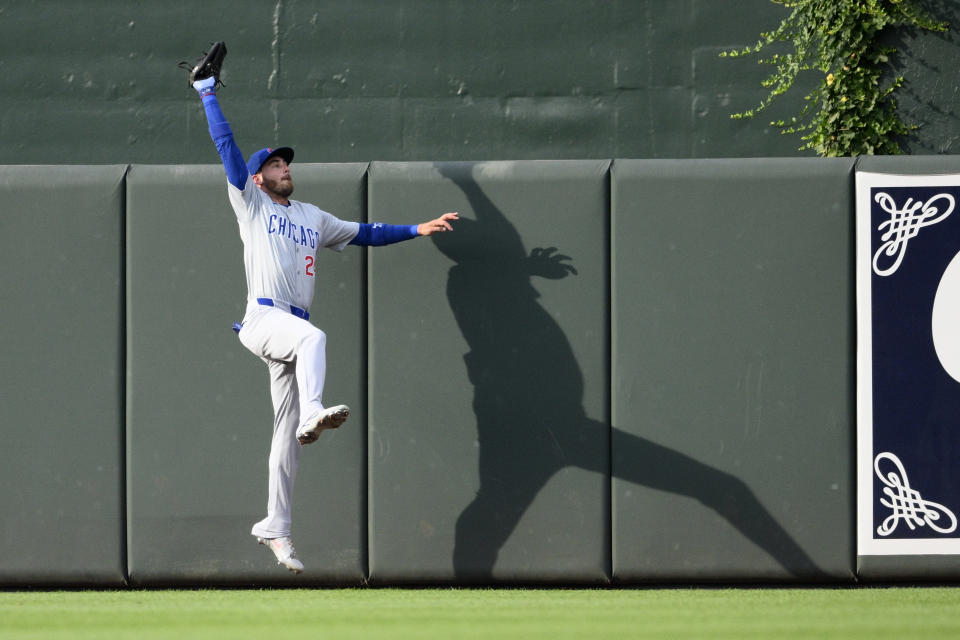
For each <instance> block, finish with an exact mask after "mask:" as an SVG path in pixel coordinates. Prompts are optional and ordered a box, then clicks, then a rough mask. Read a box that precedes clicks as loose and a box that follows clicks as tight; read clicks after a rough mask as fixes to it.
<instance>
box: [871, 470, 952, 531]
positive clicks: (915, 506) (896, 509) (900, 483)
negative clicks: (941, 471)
mask: <svg viewBox="0 0 960 640" xmlns="http://www.w3.org/2000/svg"><path fill="white" fill-rule="evenodd" d="M881 460H888V461H890V462H892V463H893V464H894V466H895V467H896V470H892V471H890V472H889V473H887V474H886V475H884V473H883V472H881V471H880V461H881ZM873 470H874V471H875V472H876V473H877V477H878V478H880V481H881V482H883V484H885V485H887V486H886V487H884V489H883V493H884V495H886V496H887V498H889V500H885V499H884V498H880V504H882V505H883V506H885V507H889V508H890V509H892V510H893V513H891V514H890V515H889V516H887V517H886V518H885V519H884V521H883V522H882V523H881V524H880V526H879V527H877V533H878V534H880V535H881V536H888V535H890V534H891V533H893V532H894V530H896V528H897V525H899V524H900V521H901V520H903V521H904V522H906V523H907V526H908V527H910V529H911V530H912V529H916V528H917V527H922V526H924V525H927V526H928V527H930V528H931V529H933V530H934V531H936V532H937V533H953V532H954V531H955V530H956V528H957V517H956V516H955V515H953V512H952V511H950V509H947V508H946V507H945V506H943V505H942V504H938V503H936V502H931V501H929V500H924V499H923V498H922V497H920V492H919V491H917V490H915V489H912V488H911V487H910V481H909V480H907V471H906V469H904V468H903V463H902V462H900V459H899V458H898V457H897V456H895V455H893V454H892V453H880V454H877V457H876V458H875V459H874V461H873ZM942 516H944V517H946V518H948V519H949V520H950V526H948V527H941V526H939V525H938V524H937V522H938V521H939V520H940V518H941V517H942Z"/></svg>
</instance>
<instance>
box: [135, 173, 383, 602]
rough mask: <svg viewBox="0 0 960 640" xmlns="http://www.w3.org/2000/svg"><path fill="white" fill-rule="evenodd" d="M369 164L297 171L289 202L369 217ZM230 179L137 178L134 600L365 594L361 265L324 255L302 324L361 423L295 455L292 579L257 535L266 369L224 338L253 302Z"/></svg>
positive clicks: (266, 437) (333, 392)
mask: <svg viewBox="0 0 960 640" xmlns="http://www.w3.org/2000/svg"><path fill="white" fill-rule="evenodd" d="M365 171H366V165H363V164H355V165H329V166H325V165H309V164H298V163H294V165H293V178H294V182H295V184H296V186H297V190H296V192H295V194H294V197H296V198H297V199H300V200H304V201H307V202H314V203H315V204H317V205H318V206H320V207H321V208H323V209H325V210H328V211H330V212H331V213H334V214H335V215H338V216H339V217H341V218H344V219H348V220H356V219H362V218H363V215H364V214H363V205H364V197H365V186H364V180H365V178H364V175H365ZM226 189H227V185H226V181H225V178H224V173H223V168H222V167H221V166H219V165H203V166H139V165H138V166H135V167H133V169H132V170H131V176H130V184H129V207H128V211H129V213H128V241H129V249H128V256H127V268H128V273H129V275H128V281H127V284H128V307H129V325H128V367H129V369H128V396H127V397H128V405H127V414H128V455H129V463H128V467H129V468H128V471H129V482H128V484H129V496H128V497H129V508H128V512H129V523H130V524H129V547H130V575H131V580H132V582H133V583H134V584H135V585H155V584H167V583H173V584H192V585H195V584H208V583H239V584H245V583H257V584H262V583H271V582H280V583H290V584H311V583H326V582H335V583H359V582H361V581H362V580H363V577H364V574H365V563H366V558H365V536H366V529H365V526H364V518H365V516H366V508H365V504H364V500H365V479H366V474H365V469H364V467H365V448H364V447H365V437H366V433H365V427H364V424H365V416H364V411H363V407H364V404H365V397H364V394H365V390H364V382H363V380H364V375H365V372H364V357H363V352H364V340H363V336H364V323H363V315H364V308H363V305H364V302H363V293H364V291H363V287H364V283H363V269H364V266H363V254H362V251H361V250H358V249H357V248H356V247H348V248H347V249H346V250H345V251H344V252H343V253H342V254H335V253H333V252H329V251H324V252H321V254H320V257H319V258H318V262H317V264H318V270H317V272H318V276H319V277H318V285H317V291H316V296H315V298H314V305H313V308H312V309H311V322H313V323H314V324H315V325H317V326H319V327H321V328H322V329H323V330H324V331H325V332H326V333H327V335H328V352H327V356H328V376H327V386H326V393H325V399H326V400H327V401H328V402H329V403H333V402H338V403H339V402H343V403H346V404H349V405H350V406H351V407H352V408H354V413H353V415H352V416H351V418H350V421H349V422H348V423H347V424H346V425H345V426H344V427H343V428H341V429H340V430H339V431H336V432H328V433H325V434H324V435H323V436H322V437H321V439H320V440H319V441H318V442H317V443H315V444H312V445H310V447H309V449H305V450H304V451H303V455H302V457H301V462H300V473H299V477H298V481H297V490H296V492H295V495H294V514H293V516H294V521H293V532H292V533H293V541H294V544H295V545H296V547H297V551H298V554H299V557H300V558H301V559H302V561H303V562H304V564H305V565H306V567H307V571H306V572H305V573H304V574H303V575H301V576H292V575H291V574H288V573H287V572H286V570H284V569H281V568H279V567H277V565H276V562H275V561H274V560H273V556H272V554H270V552H269V551H268V550H266V549H265V548H264V547H258V546H257V545H256V543H255V540H254V538H253V537H251V535H250V528H251V526H252V525H253V523H254V522H256V521H258V520H260V519H261V518H262V517H263V515H264V513H265V509H266V493H267V491H266V489H267V465H266V463H267V453H268V451H269V446H270V437H271V433H272V424H273V417H272V409H271V402H270V386H269V379H268V375H267V369H266V367H265V365H264V364H263V363H262V362H261V361H260V359H259V358H257V357H255V356H254V355H252V354H251V353H250V352H249V351H247V350H246V349H245V348H244V347H243V346H242V344H241V343H240V341H239V340H238V339H237V336H236V334H235V333H234V332H233V331H232V330H231V325H232V323H233V322H234V321H239V320H241V319H242V316H243V310H244V306H245V299H246V284H245V280H244V272H243V248H242V243H241V241H240V237H239V234H238V230H237V224H236V219H235V217H234V214H233V210H232V209H231V207H230V204H229V201H228V199H227V193H226Z"/></svg>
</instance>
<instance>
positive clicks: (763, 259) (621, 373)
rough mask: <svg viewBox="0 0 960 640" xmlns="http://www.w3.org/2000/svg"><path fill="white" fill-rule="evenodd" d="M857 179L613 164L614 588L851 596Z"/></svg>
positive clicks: (795, 166)
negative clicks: (797, 586) (843, 589)
mask: <svg viewBox="0 0 960 640" xmlns="http://www.w3.org/2000/svg"><path fill="white" fill-rule="evenodd" d="M852 168H853V160H852V159H849V158H847V159H835V160H813V159H810V160H802V159H797V160H788V159H773V160H730V161H676V162H669V161H665V162H658V161H641V160H637V161H629V160H627V161H620V160H618V161H615V162H614V165H613V171H612V176H613V177H612V180H613V188H612V194H613V195H612V202H613V207H612V218H613V224H612V233H611V236H612V238H613V240H612V243H613V244H612V252H613V262H612V268H613V294H612V301H613V312H612V318H613V349H612V354H613V360H612V362H613V380H614V385H613V427H614V431H613V436H612V455H613V461H612V464H613V476H614V480H613V572H614V577H615V578H616V579H617V580H619V581H624V582H647V581H681V582H682V581H691V580H692V581H711V580H742V581H756V580H778V581H791V580H795V581H807V580H831V581H844V582H849V581H851V580H852V579H853V570H854V567H853V566H852V558H853V549H852V544H853V537H852V531H853V508H854V497H855V491H854V487H853V486H852V484H853V469H852V464H853V458H852V457H851V451H852V449H851V447H852V446H853V434H854V408H855V405H854V375H853V374H854V364H853V363H854V330H853V319H854V280H853V271H852V264H853V253H852V252H853V240H852V232H853V225H852V218H851V207H852Z"/></svg>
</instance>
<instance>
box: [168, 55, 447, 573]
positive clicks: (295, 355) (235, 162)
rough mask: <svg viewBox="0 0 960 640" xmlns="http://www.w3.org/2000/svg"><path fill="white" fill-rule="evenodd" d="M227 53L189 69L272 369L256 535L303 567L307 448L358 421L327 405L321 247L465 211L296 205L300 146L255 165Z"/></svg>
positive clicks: (286, 561) (403, 233)
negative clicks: (407, 217)
mask: <svg viewBox="0 0 960 640" xmlns="http://www.w3.org/2000/svg"><path fill="white" fill-rule="evenodd" d="M226 53H227V48H226V45H225V44H224V43H223V42H217V43H215V44H214V45H213V46H212V47H211V48H210V50H209V51H208V52H207V53H206V54H204V56H203V57H202V58H201V59H200V60H199V61H198V62H197V63H196V65H194V66H193V67H192V68H191V67H190V65H189V64H186V63H182V64H181V66H184V65H186V66H185V68H187V69H189V70H190V84H191V85H192V86H193V88H194V89H196V91H197V93H198V94H199V95H200V99H201V100H202V102H203V107H204V111H205V113H206V116H207V123H208V125H209V130H210V137H211V138H213V141H214V143H216V146H217V151H218V152H219V154H220V157H221V159H222V160H223V166H224V169H225V170H226V174H227V183H228V185H227V195H228V196H229V199H230V204H231V205H232V206H233V210H234V213H235V214H236V216H237V224H238V225H239V228H240V238H241V239H242V240H243V262H244V267H245V269H246V275H247V308H246V313H245V315H244V318H243V322H242V323H240V324H239V325H236V326H235V327H234V328H235V330H237V332H238V335H239V337H240V342H241V343H243V345H244V346H245V347H246V348H247V349H249V350H250V351H251V352H252V353H253V354H254V355H257V356H259V357H260V358H261V359H262V360H263V361H264V362H265V363H266V364H267V367H268V368H269V370H270V393H271V397H272V400H273V409H274V425H273V440H272V443H271V446H270V459H269V486H268V499H267V516H266V517H265V518H264V519H263V520H261V521H260V522H258V523H256V524H255V525H254V526H253V530H252V531H251V533H252V534H253V535H254V536H256V538H257V541H258V542H259V543H260V544H264V545H267V546H268V547H269V548H270V549H271V550H272V551H273V553H274V555H275V556H276V558H277V561H278V563H279V564H281V565H283V566H285V567H286V568H288V569H290V570H291V571H293V572H294V573H300V572H301V571H303V563H301V562H300V560H299V559H298V558H297V557H296V551H295V550H294V548H293V544H292V543H291V541H290V526H291V504H292V496H293V485H294V480H295V478H296V474H297V465H298V462H299V458H300V448H301V446H302V445H306V444H309V443H311V442H314V441H316V440H317V438H318V437H319V436H320V433H321V432H322V431H324V430H325V429H336V428H338V427H339V426H340V425H341V424H343V422H344V421H345V420H346V419H347V416H349V415H350V409H349V408H348V407H346V406H345V405H342V404H341V405H334V406H329V407H326V406H324V404H323V400H322V398H323V383H324V375H325V373H326V335H325V334H324V333H323V332H322V331H321V330H320V329H318V328H316V327H315V326H313V325H312V324H311V323H310V322H308V320H309V318H310V313H309V309H310V303H311V301H312V300H313V288H314V278H315V277H316V274H317V269H318V266H317V263H316V258H317V252H318V250H319V249H321V248H328V249H333V250H334V251H342V250H343V249H344V247H346V245H348V244H355V245H361V246H379V245H385V244H391V243H394V242H400V241H403V240H409V239H411V238H415V237H417V236H429V235H432V234H434V233H438V232H444V231H452V230H453V227H452V226H451V222H452V221H454V220H457V219H458V215H457V214H456V213H445V214H443V215H442V216H440V217H439V218H436V219H435V220H431V221H429V222H424V223H422V224H418V225H409V226H397V225H387V224H380V223H376V224H366V223H357V222H345V221H343V220H340V219H338V218H336V217H335V216H333V215H331V214H329V213H327V212H326V211H322V210H320V209H318V208H317V207H315V206H313V205H311V204H307V203H304V202H298V201H296V200H291V199H290V195H291V194H292V193H293V180H292V178H291V176H290V163H291V162H292V161H293V149H291V148H290V147H277V148H275V149H270V148H266V149H260V150H259V151H256V152H254V153H253V154H252V155H251V156H250V157H249V158H248V159H247V160H246V161H244V159H243V154H242V153H241V152H240V149H239V148H238V147H237V145H236V143H235V142H234V139H233V133H232V131H231V129H230V124H229V123H228V122H227V121H226V118H225V117H224V115H223V113H222V111H221V109H220V105H219V103H218V101H217V95H216V89H217V88H218V87H219V86H221V83H220V69H221V65H222V63H223V58H224V56H226Z"/></svg>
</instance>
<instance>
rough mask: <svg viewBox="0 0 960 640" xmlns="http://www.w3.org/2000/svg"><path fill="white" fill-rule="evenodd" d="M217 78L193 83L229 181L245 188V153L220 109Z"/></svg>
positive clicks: (239, 187) (241, 188)
mask: <svg viewBox="0 0 960 640" xmlns="http://www.w3.org/2000/svg"><path fill="white" fill-rule="evenodd" d="M215 84H216V80H215V78H213V77H210V78H204V79H203V80H197V81H196V82H194V83H193V88H194V89H196V90H197V93H198V94H200V100H201V101H202V102H203V110H204V112H205V113H206V114H207V126H208V127H209V130H210V137H211V138H212V139H213V142H214V144H216V145H217V153H219V154H220V159H221V160H223V168H224V169H225V170H226V172H227V181H228V182H229V183H230V184H232V185H233V186H235V187H236V188H237V189H240V190H243V187H244V185H246V183H247V177H248V176H249V175H250V174H249V172H248V171H247V165H246V163H245V162H244V161H243V153H242V152H241V151H240V148H239V147H237V144H236V142H234V140H233V131H232V130H231V129H230V123H229V122H227V119H226V118H225V117H224V115H223V111H221V110H220V103H219V102H218V101H217V92H216V90H215Z"/></svg>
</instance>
